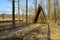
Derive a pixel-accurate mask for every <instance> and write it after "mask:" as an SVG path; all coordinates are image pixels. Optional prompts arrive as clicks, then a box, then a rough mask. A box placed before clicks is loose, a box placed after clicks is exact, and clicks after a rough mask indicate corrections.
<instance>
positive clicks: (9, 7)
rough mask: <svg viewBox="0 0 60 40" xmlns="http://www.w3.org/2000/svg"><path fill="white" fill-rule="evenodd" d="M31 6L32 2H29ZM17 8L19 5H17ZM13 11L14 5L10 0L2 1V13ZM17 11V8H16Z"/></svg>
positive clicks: (22, 0)
mask: <svg viewBox="0 0 60 40" xmlns="http://www.w3.org/2000/svg"><path fill="white" fill-rule="evenodd" d="M21 2H23V3H25V2H26V1H25V0H21ZM29 5H32V0H29ZM16 7H17V3H16ZM11 10H12V4H11V2H9V1H8V0H0V12H1V11H3V12H5V11H11ZM16 10H17V8H16Z"/></svg>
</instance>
